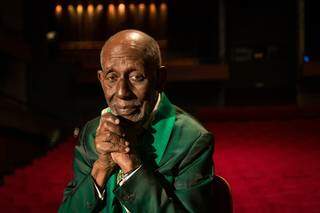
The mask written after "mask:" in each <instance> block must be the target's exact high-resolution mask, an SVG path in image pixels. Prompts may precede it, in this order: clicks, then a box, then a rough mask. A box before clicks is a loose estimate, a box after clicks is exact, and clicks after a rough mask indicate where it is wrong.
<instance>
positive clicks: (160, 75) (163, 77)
mask: <svg viewBox="0 0 320 213" xmlns="http://www.w3.org/2000/svg"><path fill="white" fill-rule="evenodd" d="M166 82H167V68H166V67H165V66H160V67H159V68H158V71H157V90H158V91H159V92H162V91H163V90H164V86H165V84H166Z"/></svg>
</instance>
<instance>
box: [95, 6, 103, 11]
mask: <svg viewBox="0 0 320 213" xmlns="http://www.w3.org/2000/svg"><path fill="white" fill-rule="evenodd" d="M96 11H97V12H98V13H101V12H102V11H103V5H102V4H98V5H97V7H96Z"/></svg>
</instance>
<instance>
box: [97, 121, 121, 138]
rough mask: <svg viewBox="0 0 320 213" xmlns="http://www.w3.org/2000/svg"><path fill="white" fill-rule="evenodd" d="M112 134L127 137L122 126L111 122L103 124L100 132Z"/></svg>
mask: <svg viewBox="0 0 320 213" xmlns="http://www.w3.org/2000/svg"><path fill="white" fill-rule="evenodd" d="M108 131H109V132H112V133H114V134H116V135H119V136H120V137H124V136H125V133H124V130H123V128H122V127H121V126H119V125H115V124H113V123H111V122H108V121H106V122H104V123H103V124H101V127H100V130H99V132H100V133H102V134H104V133H106V132H108Z"/></svg>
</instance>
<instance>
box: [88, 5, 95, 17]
mask: <svg viewBox="0 0 320 213" xmlns="http://www.w3.org/2000/svg"><path fill="white" fill-rule="evenodd" d="M87 12H88V14H89V15H93V12H94V6H93V5H92V4H89V5H88V7H87Z"/></svg>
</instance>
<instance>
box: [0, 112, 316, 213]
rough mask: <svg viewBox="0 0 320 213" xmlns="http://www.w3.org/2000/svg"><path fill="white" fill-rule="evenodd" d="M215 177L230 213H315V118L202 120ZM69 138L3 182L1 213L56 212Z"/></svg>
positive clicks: (68, 166)
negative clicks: (224, 186)
mask: <svg viewBox="0 0 320 213" xmlns="http://www.w3.org/2000/svg"><path fill="white" fill-rule="evenodd" d="M205 125H206V127H207V128H208V129H210V130H211V131H212V132H214V134H215V139H216V149H215V155H214V159H215V163H216V173H217V174H219V175H221V176H223V177H225V178H226V179H227V180H228V181H229V183H230V185H231V187H232V193H233V199H234V209H235V212H254V213H259V212H281V213H286V212H288V213H289V212H290V213H296V212H297V213H298V212H320V119H317V118H306V119H303V118H298V119H292V118H290V119H288V118H282V119H281V120H265V119H264V120H262V121H233V122H212V121H207V122H206V124H205ZM74 143H75V141H74V140H72V139H70V140H68V141H67V142H66V143H64V144H61V145H59V146H58V147H57V148H56V149H54V150H53V151H51V152H49V153H48V154H47V155H46V156H45V157H43V158H40V159H37V160H35V161H34V162H33V164H32V165H29V166H27V167H25V168H22V169H18V170H16V171H15V173H14V174H13V175H11V176H8V177H6V178H5V185H4V186H3V187H1V188H0V212H56V210H57V207H58V205H59V202H60V201H61V198H62V191H63V188H64V187H65V185H66V184H67V182H68V180H69V179H70V178H71V177H72V173H71V166H72V153H73V146H74Z"/></svg>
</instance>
